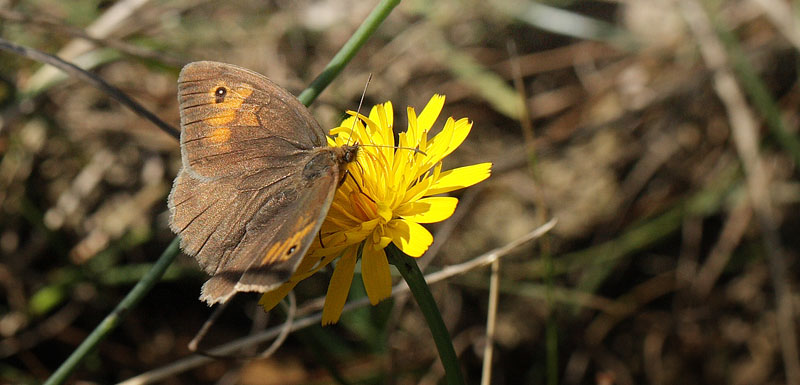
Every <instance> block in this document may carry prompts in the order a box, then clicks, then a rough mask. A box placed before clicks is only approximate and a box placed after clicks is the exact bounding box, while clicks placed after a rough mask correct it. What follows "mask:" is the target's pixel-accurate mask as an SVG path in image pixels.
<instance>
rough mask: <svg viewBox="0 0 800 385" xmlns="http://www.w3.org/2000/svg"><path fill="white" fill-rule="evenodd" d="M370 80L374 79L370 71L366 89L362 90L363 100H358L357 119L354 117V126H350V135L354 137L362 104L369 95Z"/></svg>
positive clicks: (365, 85)
mask: <svg viewBox="0 0 800 385" xmlns="http://www.w3.org/2000/svg"><path fill="white" fill-rule="evenodd" d="M370 81H372V73H370V74H369V77H367V83H366V84H364V90H363V91H361V100H359V101H358V108H357V109H356V116H355V119H353V127H350V137H351V138H352V137H353V132H355V131H356V122H357V121H358V115H360V114H361V105H362V104H364V96H366V95H367V87H369V82H370ZM348 141H349V139H348ZM348 144H350V143H348Z"/></svg>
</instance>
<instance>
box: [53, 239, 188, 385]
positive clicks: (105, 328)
mask: <svg viewBox="0 0 800 385" xmlns="http://www.w3.org/2000/svg"><path fill="white" fill-rule="evenodd" d="M179 243H180V242H179V241H178V238H177V237H176V238H175V239H173V240H172V243H170V244H169V246H167V248H166V249H165V250H164V252H163V253H161V256H160V257H158V260H157V261H156V263H155V264H154V265H153V267H152V268H150V271H148V272H147V274H145V275H144V277H142V279H141V280H139V282H138V283H136V286H134V287H133V289H132V290H131V291H130V292H129V293H128V295H126V296H125V298H123V299H122V301H120V302H119V304H117V307H115V308H114V311H112V312H111V313H110V314H109V315H107V316H106V318H104V319H103V321H101V322H100V324H99V325H97V326H96V327H95V328H94V330H92V333H91V334H89V336H88V337H86V339H85V340H83V342H81V344H80V346H78V348H77V349H75V351H73V352H72V354H70V356H69V358H67V360H66V361H64V362H63V363H62V364H61V366H59V367H58V369H57V370H56V371H55V372H54V373H53V374H52V375H51V376H50V378H48V379H47V381H45V383H44V385H54V384H63V383H64V382H65V381H67V378H68V377H69V375H70V374H72V372H73V371H74V370H75V369H76V368H77V367H78V364H80V362H81V361H83V359H84V358H85V357H86V355H87V354H89V352H91V351H92V350H94V348H95V347H96V346H97V345H98V344H99V343H100V341H102V340H103V339H105V337H106V336H107V335H108V334H110V333H111V332H112V331H114V329H116V328H117V325H119V323H120V322H121V321H122V320H123V319H124V318H125V316H126V315H127V313H128V311H130V310H131V309H132V308H134V307H135V306H136V305H137V304H138V303H139V301H141V300H142V298H144V296H145V295H146V294H147V293H148V292H149V291H150V289H152V288H153V286H155V284H156V283H157V282H158V281H159V280H160V279H161V276H162V275H164V271H166V270H167V267H169V265H170V264H171V263H172V260H173V259H175V256H176V255H178V252H179V251H180V249H179V248H178V244H179Z"/></svg>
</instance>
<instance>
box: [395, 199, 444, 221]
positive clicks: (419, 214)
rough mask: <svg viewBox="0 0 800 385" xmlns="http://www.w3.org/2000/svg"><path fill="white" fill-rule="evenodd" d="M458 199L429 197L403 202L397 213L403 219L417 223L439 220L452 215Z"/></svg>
mask: <svg viewBox="0 0 800 385" xmlns="http://www.w3.org/2000/svg"><path fill="white" fill-rule="evenodd" d="M456 205H458V199H457V198H453V197H431V198H422V199H420V200H417V201H414V202H411V203H408V204H405V205H403V206H401V207H400V208H398V210H397V214H398V215H400V216H401V217H403V219H406V220H409V221H412V222H417V223H435V222H441V221H443V220H445V219H447V218H450V216H451V215H453V211H455V210H456Z"/></svg>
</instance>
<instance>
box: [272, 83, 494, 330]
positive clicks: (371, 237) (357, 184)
mask: <svg viewBox="0 0 800 385" xmlns="http://www.w3.org/2000/svg"><path fill="white" fill-rule="evenodd" d="M444 99H445V98H444V96H443V95H434V96H433V97H432V98H431V100H430V101H429V102H428V104H427V105H426V106H425V108H424V109H423V110H422V113H420V114H419V115H417V114H416V112H415V111H414V109H413V108H411V107H409V108H408V110H407V112H408V129H407V130H406V132H401V133H399V134H398V141H397V143H395V140H394V131H393V124H394V120H393V110H392V104H391V102H387V103H384V104H379V105H377V106H375V107H373V108H372V110H371V111H370V113H369V116H368V117H367V116H364V115H357V116H355V115H356V114H355V113H351V114H352V115H354V116H351V117H350V118H347V119H345V120H344V121H343V122H342V124H341V125H340V126H339V127H336V128H334V129H332V130H331V131H330V134H331V137H330V138H329V139H328V142H329V145H331V146H342V145H348V144H350V145H352V144H353V143H358V144H359V145H360V148H359V154H358V158H357V160H356V161H355V162H353V163H351V164H350V165H349V166H348V173H349V175H348V176H347V177H346V178H345V179H344V182H343V183H342V185H341V186H339V188H338V189H337V191H336V195H335V197H334V200H333V204H332V205H331V208H330V211H329V212H328V215H327V217H326V218H325V221H324V222H323V224H322V229H321V230H320V236H319V241H318V242H317V243H316V244H315V245H312V246H311V248H310V249H309V251H308V253H307V254H306V256H305V257H304V258H303V261H302V262H301V264H300V266H299V267H298V269H297V271H296V272H295V273H294V275H293V276H292V277H291V278H290V279H289V281H288V282H286V283H285V284H283V285H282V286H280V287H279V288H277V289H276V290H274V291H272V292H268V293H265V294H264V296H263V297H262V299H261V302H260V303H261V304H262V306H264V308H265V309H271V308H272V307H274V306H275V305H276V304H277V303H278V302H279V301H280V300H281V299H282V298H283V297H284V296H286V294H288V293H289V291H290V290H292V288H294V286H295V285H296V284H297V283H298V282H300V281H301V280H303V279H305V278H307V277H308V276H310V275H312V274H314V273H315V272H316V271H318V270H319V269H320V268H322V267H323V266H325V265H327V264H329V263H331V262H332V261H333V260H334V259H336V258H337V257H339V261H338V263H337V264H336V268H335V269H334V272H333V276H332V277H331V281H330V284H329V285H328V294H327V296H326V298H325V307H324V309H323V312H322V323H323V324H329V323H334V322H336V321H338V320H339V316H340V315H341V312H342V308H343V307H344V304H345V301H346V300H347V294H348V292H349V289H350V284H351V283H352V279H353V273H354V271H355V266H356V261H357V258H358V256H359V255H360V256H361V274H362V278H363V281H364V288H365V289H366V292H367V296H368V297H369V300H370V302H371V303H372V304H373V305H374V304H377V303H378V302H380V301H381V300H383V299H386V298H387V297H389V296H390V295H391V290H392V285H391V274H390V271H389V262H388V260H387V257H386V253H385V252H384V248H385V247H386V246H388V245H389V244H390V243H393V244H394V245H395V246H397V248H399V249H400V250H401V251H403V252H404V253H406V254H407V255H409V256H412V257H419V256H422V254H424V253H425V251H426V250H427V249H428V247H429V246H430V245H431V243H433V236H432V235H431V233H430V232H428V230H427V229H425V227H423V226H422V224H423V223H434V222H439V221H443V220H445V219H447V218H448V217H450V215H452V214H453V211H454V210H455V208H456V205H457V203H458V199H457V198H453V197H444V196H434V195H438V194H442V193H446V192H450V191H453V190H458V189H461V188H464V187H468V186H471V185H473V184H476V183H478V182H480V181H482V180H484V179H486V178H488V177H489V175H490V169H491V164H490V163H480V164H475V165H471V166H466V167H460V168H456V169H452V170H447V171H442V163H441V162H442V159H444V157H446V156H447V155H449V154H450V153H451V152H453V150H455V149H456V148H457V147H458V146H459V145H461V143H462V142H463V141H464V139H466V137H467V135H468V134H469V131H470V129H471V128H472V123H471V122H469V121H468V120H467V119H466V118H462V119H459V120H455V119H453V118H452V117H450V118H448V119H447V121H446V122H445V125H444V128H442V130H441V131H440V132H439V133H438V134H436V135H435V136H434V137H432V138H428V134H429V132H430V130H431V128H432V127H433V124H434V122H435V121H436V119H437V117H438V116H439V113H440V112H441V110H442V107H443V106H444Z"/></svg>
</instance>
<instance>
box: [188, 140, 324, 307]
mask: <svg viewBox="0 0 800 385" xmlns="http://www.w3.org/2000/svg"><path fill="white" fill-rule="evenodd" d="M326 155H327V154H326ZM314 159H319V160H318V161H317V162H324V164H321V166H322V171H323V172H322V173H320V174H316V175H312V176H309V175H308V173H306V172H301V173H299V174H298V175H295V176H294V178H293V180H292V182H290V183H287V184H286V186H285V187H283V188H282V189H281V190H280V191H279V192H278V193H277V194H272V195H270V196H269V197H268V199H267V201H266V202H265V204H263V205H262V206H261V208H260V209H259V210H258V212H257V213H256V214H255V215H254V217H253V219H252V220H251V221H250V222H248V223H247V226H246V231H245V234H244V236H243V237H242V239H241V241H240V242H239V243H238V244H237V246H236V247H235V248H234V249H233V250H231V252H230V253H228V254H227V256H226V260H225V261H224V262H223V263H222V264H221V265H220V266H219V268H218V270H217V271H216V272H215V274H214V276H213V277H211V278H210V279H209V280H208V281H207V282H206V283H205V284H204V285H203V289H202V293H201V296H200V298H201V299H203V300H205V301H206V302H208V303H209V304H213V303H215V302H226V301H227V300H228V299H229V298H230V297H231V296H232V295H233V294H235V293H236V292H240V291H258V292H266V291H269V290H272V289H275V288H277V287H278V286H279V285H281V284H282V283H284V282H286V281H287V280H288V279H289V277H290V276H291V275H292V273H294V271H295V269H297V265H298V264H299V263H300V261H301V259H302V257H303V255H305V253H306V252H307V251H308V248H309V246H310V245H311V243H312V242H313V241H314V239H315V238H316V237H317V233H318V232H319V229H320V226H321V225H322V222H323V220H324V219H325V215H326V214H327V212H328V209H329V208H330V205H331V201H332V200H333V196H334V192H335V190H336V185H337V182H338V174H339V172H338V168H337V165H336V164H335V163H334V162H333V161H330V162H328V161H327V160H326V159H331V158H330V157H328V156H321V157H316V158H311V159H309V162H310V163H306V166H307V165H308V164H313V163H314V162H315V160H314ZM307 169H308V167H305V168H304V170H303V171H305V170H307ZM249 184H253V182H252V181H250V182H248V183H245V185H249Z"/></svg>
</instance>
